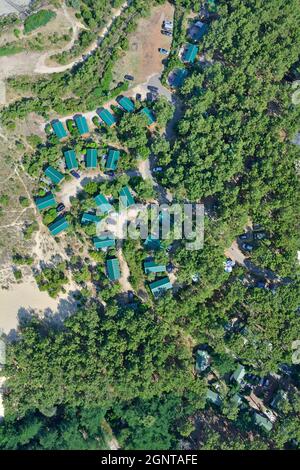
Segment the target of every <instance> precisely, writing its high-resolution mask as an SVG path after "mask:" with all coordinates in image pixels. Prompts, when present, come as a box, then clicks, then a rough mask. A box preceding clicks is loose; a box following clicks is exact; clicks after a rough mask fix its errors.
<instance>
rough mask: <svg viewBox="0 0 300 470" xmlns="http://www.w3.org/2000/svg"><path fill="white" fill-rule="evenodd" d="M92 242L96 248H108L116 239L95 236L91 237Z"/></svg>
mask: <svg viewBox="0 0 300 470" xmlns="http://www.w3.org/2000/svg"><path fill="white" fill-rule="evenodd" d="M93 243H94V246H95V248H97V249H102V248H110V247H113V246H115V244H116V240H115V239H114V238H101V237H95V238H93Z"/></svg>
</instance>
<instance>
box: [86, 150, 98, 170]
mask: <svg viewBox="0 0 300 470" xmlns="http://www.w3.org/2000/svg"><path fill="white" fill-rule="evenodd" d="M97 159H98V150H97V149H87V151H86V167H87V168H97Z"/></svg>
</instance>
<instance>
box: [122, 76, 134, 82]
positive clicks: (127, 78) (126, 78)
mask: <svg viewBox="0 0 300 470" xmlns="http://www.w3.org/2000/svg"><path fill="white" fill-rule="evenodd" d="M124 78H125V80H131V81H132V80H134V76H133V75H124Z"/></svg>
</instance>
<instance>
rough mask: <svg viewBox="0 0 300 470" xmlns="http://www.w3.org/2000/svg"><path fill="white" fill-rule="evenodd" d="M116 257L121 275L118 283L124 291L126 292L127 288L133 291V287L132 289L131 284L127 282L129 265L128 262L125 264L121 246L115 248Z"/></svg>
mask: <svg viewBox="0 0 300 470" xmlns="http://www.w3.org/2000/svg"><path fill="white" fill-rule="evenodd" d="M117 258H118V260H119V263H120V271H121V277H120V279H119V283H120V285H121V287H122V289H123V291H124V292H128V291H129V290H131V291H132V292H134V289H133V287H132V285H131V284H130V282H129V277H130V271H129V267H128V264H127V262H126V260H125V258H124V256H123V252H122V249H121V248H119V249H118V250H117Z"/></svg>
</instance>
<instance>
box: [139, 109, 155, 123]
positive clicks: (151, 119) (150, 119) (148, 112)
mask: <svg viewBox="0 0 300 470" xmlns="http://www.w3.org/2000/svg"><path fill="white" fill-rule="evenodd" d="M140 113H141V114H144V115H145V116H146V118H147V124H148V126H152V124H154V123H155V121H156V119H155V116H154V114H153V112H152V111H151V109H149V108H142V109H141V111H140Z"/></svg>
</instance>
